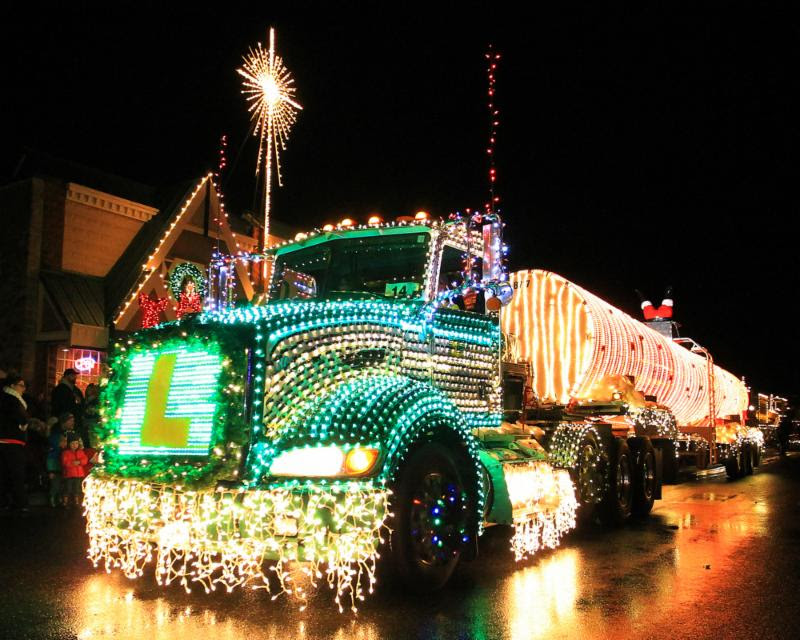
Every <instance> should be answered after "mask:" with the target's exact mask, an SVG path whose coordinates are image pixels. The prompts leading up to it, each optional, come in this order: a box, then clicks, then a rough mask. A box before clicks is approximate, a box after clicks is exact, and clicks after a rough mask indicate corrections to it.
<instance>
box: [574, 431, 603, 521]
mask: <svg viewBox="0 0 800 640" xmlns="http://www.w3.org/2000/svg"><path fill="white" fill-rule="evenodd" d="M607 469H608V457H607V456H606V455H605V453H604V452H603V448H602V446H601V444H600V442H599V441H598V440H597V437H596V436H595V435H594V434H593V433H591V432H586V433H585V434H584V435H583V437H582V438H581V441H580V443H579V444H578V456H577V462H576V465H575V475H576V483H575V484H576V488H577V494H578V495H577V498H578V504H579V505H580V509H579V511H578V517H579V518H580V519H581V521H584V522H585V521H588V520H590V519H591V517H592V514H593V513H594V510H595V506H596V505H597V503H598V502H600V501H601V500H602V498H603V491H604V489H605V477H606V472H607Z"/></svg>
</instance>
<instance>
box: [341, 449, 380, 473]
mask: <svg viewBox="0 0 800 640" xmlns="http://www.w3.org/2000/svg"><path fill="white" fill-rule="evenodd" d="M377 459H378V450H377V449H373V448H371V447H370V448H367V447H356V448H355V449H351V450H350V451H348V452H347V457H346V458H345V459H344V468H345V471H346V472H347V473H348V475H360V474H362V473H366V472H367V471H369V470H370V469H372V467H373V466H374V465H375V461H376V460H377Z"/></svg>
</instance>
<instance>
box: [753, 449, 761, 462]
mask: <svg viewBox="0 0 800 640" xmlns="http://www.w3.org/2000/svg"><path fill="white" fill-rule="evenodd" d="M753 466H754V467H760V466H761V447H760V446H759V445H758V444H756V445H754V453H753Z"/></svg>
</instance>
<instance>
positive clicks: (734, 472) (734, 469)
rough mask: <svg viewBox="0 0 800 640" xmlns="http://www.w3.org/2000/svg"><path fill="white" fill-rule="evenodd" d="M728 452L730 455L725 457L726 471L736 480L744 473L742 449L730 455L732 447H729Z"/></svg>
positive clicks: (729, 476)
mask: <svg viewBox="0 0 800 640" xmlns="http://www.w3.org/2000/svg"><path fill="white" fill-rule="evenodd" d="M728 454H729V457H728V458H726V459H725V473H726V474H727V475H728V478H730V479H731V480H736V479H737V478H739V477H741V475H742V451H741V449H740V450H739V451H737V453H736V455H735V456H733V455H730V449H728Z"/></svg>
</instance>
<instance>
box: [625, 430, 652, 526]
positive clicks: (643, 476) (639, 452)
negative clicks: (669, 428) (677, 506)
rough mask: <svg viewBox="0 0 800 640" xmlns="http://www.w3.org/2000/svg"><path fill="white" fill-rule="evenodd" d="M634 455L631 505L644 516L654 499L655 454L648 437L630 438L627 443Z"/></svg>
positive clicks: (637, 512) (634, 510)
mask: <svg viewBox="0 0 800 640" xmlns="http://www.w3.org/2000/svg"><path fill="white" fill-rule="evenodd" d="M628 445H629V448H630V450H631V453H632V454H633V456H634V457H635V463H634V467H633V468H634V475H633V506H632V509H631V511H632V512H633V514H634V515H637V516H646V515H647V514H648V513H650V511H652V509H653V503H654V502H655V499H656V482H657V480H656V454H655V450H654V449H653V443H651V442H650V440H649V439H648V438H632V439H631V440H630V441H629V443H628Z"/></svg>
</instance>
